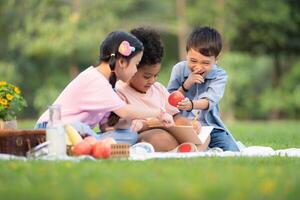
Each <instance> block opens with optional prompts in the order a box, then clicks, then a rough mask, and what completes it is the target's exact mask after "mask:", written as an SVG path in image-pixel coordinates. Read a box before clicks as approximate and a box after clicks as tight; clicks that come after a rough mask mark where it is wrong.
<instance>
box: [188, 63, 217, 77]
mask: <svg viewBox="0 0 300 200" xmlns="http://www.w3.org/2000/svg"><path fill="white" fill-rule="evenodd" d="M217 68H218V66H217V65H213V67H212V68H211V70H210V71H209V72H208V74H207V75H206V77H205V79H215V78H216V77H217ZM190 73H192V71H191V69H190V68H189V67H188V66H187V67H186V68H185V70H184V78H185V79H187V78H188V77H189V74H190Z"/></svg>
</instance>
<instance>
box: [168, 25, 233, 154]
mask: <svg viewBox="0 0 300 200" xmlns="http://www.w3.org/2000/svg"><path fill="white" fill-rule="evenodd" d="M221 49H222V39H221V35H220V34H219V33H218V31H217V30H215V29H213V28H210V27H197V28H195V29H194V30H193V32H192V33H191V34H190V36H189V38H188V40H187V45H186V51H187V60H186V61H182V62H179V63H177V64H176V65H175V66H174V67H173V69H172V73H171V78H170V81H169V84H168V90H169V92H173V91H175V90H178V91H180V92H181V93H182V94H183V95H185V97H186V98H185V99H184V100H182V101H181V102H179V103H178V105H177V108H178V109H180V110H181V113H182V115H184V116H186V117H187V118H189V119H193V118H195V117H196V116H197V115H198V114H197V113H198V112H199V111H200V110H201V112H200V118H199V119H198V120H199V121H200V122H201V124H202V125H204V126H205V125H206V126H213V127H214V129H213V131H212V132H211V141H210V144H209V147H210V148H213V147H219V148H221V149H223V151H239V148H238V146H237V144H236V141H235V140H234V138H233V137H232V135H231V134H230V132H229V130H228V129H227V128H226V127H225V125H224V123H223V122H222V120H221V118H220V111H219V102H220V100H221V98H222V97H223V94H224V90H225V85H226V82H227V74H226V72H225V70H224V69H222V68H221V67H219V66H217V65H216V63H217V58H218V56H219V53H220V51H221Z"/></svg>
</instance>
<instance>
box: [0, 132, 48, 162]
mask: <svg viewBox="0 0 300 200" xmlns="http://www.w3.org/2000/svg"><path fill="white" fill-rule="evenodd" d="M45 141H46V131H45V130H12V129H10V130H9V129H5V130H0V153H5V154H13V155H18V156H26V152H27V151H29V150H30V149H32V148H33V147H35V146H37V145H38V144H40V143H43V142H45Z"/></svg>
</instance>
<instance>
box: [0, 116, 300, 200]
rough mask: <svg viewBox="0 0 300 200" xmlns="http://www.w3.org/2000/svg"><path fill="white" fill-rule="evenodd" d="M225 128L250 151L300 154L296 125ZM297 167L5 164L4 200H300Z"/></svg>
mask: <svg viewBox="0 0 300 200" xmlns="http://www.w3.org/2000/svg"><path fill="white" fill-rule="evenodd" d="M227 124H228V127H229V129H230V130H231V131H232V133H233V135H234V136H235V137H236V138H237V140H241V141H242V142H243V143H244V144H246V145H264V146H271V147H273V148H274V149H283V148H289V147H298V148H300V133H299V130H300V123H299V122H297V121H279V122H278V121H277V122H234V123H227ZM32 126H33V125H32V122H31V121H28V122H25V123H21V124H19V127H20V128H31V127H32ZM299 166H300V158H286V157H272V158H214V157H212V158H194V159H169V160H148V161H120V160H99V161H97V162H94V161H81V162H79V163H74V162H46V161H30V162H21V161H1V162H0V168H1V169H2V170H1V171H0V199H13V200H15V199H299V198H300V190H299V188H300V170H299Z"/></svg>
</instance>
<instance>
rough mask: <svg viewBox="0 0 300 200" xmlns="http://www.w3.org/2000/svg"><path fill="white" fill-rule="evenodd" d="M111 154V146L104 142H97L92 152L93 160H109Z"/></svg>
mask: <svg viewBox="0 0 300 200" xmlns="http://www.w3.org/2000/svg"><path fill="white" fill-rule="evenodd" d="M110 153H111V144H109V143H106V142H105V141H104V140H100V141H97V142H96V143H95V144H94V146H93V150H92V156H93V157H94V158H109V156H110Z"/></svg>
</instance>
